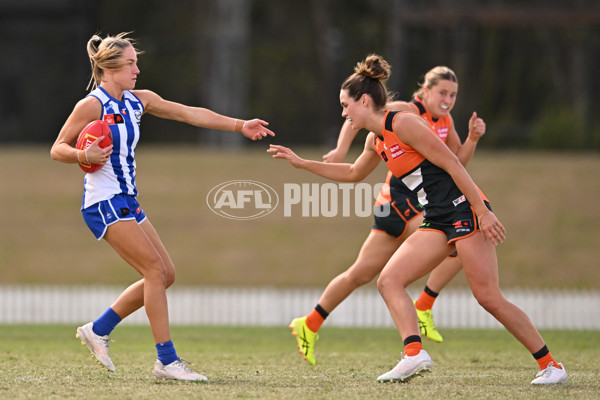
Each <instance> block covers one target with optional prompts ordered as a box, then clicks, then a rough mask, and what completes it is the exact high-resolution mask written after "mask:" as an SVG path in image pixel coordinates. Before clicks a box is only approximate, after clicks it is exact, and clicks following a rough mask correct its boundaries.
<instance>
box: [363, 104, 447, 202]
mask: <svg viewBox="0 0 600 400" xmlns="http://www.w3.org/2000/svg"><path fill="white" fill-rule="evenodd" d="M409 104H410V105H411V106H413V107H414V108H415V111H416V112H417V114H418V115H419V116H420V117H421V118H423V119H424V120H425V121H427V124H428V125H429V128H430V129H431V130H432V131H433V133H435V134H436V135H437V136H438V137H439V138H440V139H441V140H442V142H444V143H446V139H447V138H448V132H449V131H450V128H451V126H452V118H450V116H449V115H446V116H443V117H441V118H433V116H432V115H431V114H430V113H429V112H428V111H427V109H426V108H425V106H424V105H423V103H422V101H421V99H420V98H419V97H415V98H414V99H413V100H412V101H411V102H410V103H409ZM406 198H408V199H410V200H411V201H413V202H416V201H418V199H417V195H416V193H415V192H413V191H412V190H411V189H409V188H408V187H407V186H406V185H405V184H404V183H403V182H402V180H400V179H398V178H396V177H394V174H392V172H391V171H389V172H388V173H387V176H386V178H385V183H384V185H383V187H382V188H381V191H380V192H379V195H378V196H377V201H376V203H375V204H376V205H381V204H385V203H391V202H394V201H404V199H406Z"/></svg>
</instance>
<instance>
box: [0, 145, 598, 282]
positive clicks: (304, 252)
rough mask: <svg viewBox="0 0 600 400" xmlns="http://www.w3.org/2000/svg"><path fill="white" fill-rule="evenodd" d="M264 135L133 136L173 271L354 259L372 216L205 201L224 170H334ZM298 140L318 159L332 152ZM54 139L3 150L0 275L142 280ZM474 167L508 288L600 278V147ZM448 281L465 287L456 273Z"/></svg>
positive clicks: (268, 177)
mask: <svg viewBox="0 0 600 400" xmlns="http://www.w3.org/2000/svg"><path fill="white" fill-rule="evenodd" d="M266 148H267V145H266V144H265V143H259V144H257V146H255V147H253V148H252V149H247V150H243V152H242V151H240V152H234V151H230V152H226V151H222V150H215V149H201V148H199V147H194V146H188V147H151V146H144V145H142V146H140V147H139V148H138V152H137V161H138V188H139V190H140V196H139V200H140V202H141V204H142V206H143V208H144V210H145V212H146V213H147V215H148V216H149V217H150V219H151V221H152V222H153V224H154V225H155V226H156V227H157V229H158V231H159V233H160V234H161V237H162V239H163V242H164V243H165V244H166V246H167V248H168V249H169V251H170V253H171V256H172V258H173V260H174V261H175V265H176V266H177V270H178V276H177V280H178V281H179V282H185V284H186V285H227V286H232V285H244V286H256V285H259V286H263V285H272V286H278V287H290V286H294V287H324V286H325V285H326V284H327V283H328V282H329V280H330V279H331V278H332V277H333V276H335V275H337V274H338V273H339V272H340V271H342V270H344V269H345V268H347V267H348V266H349V265H350V264H351V263H352V262H353V261H354V259H355V258H356V255H357V253H358V250H359V248H360V246H361V245H362V242H363V240H364V238H365V237H366V235H367V234H368V231H369V229H370V227H371V225H372V218H371V217H365V218H359V217H356V216H352V217H341V216H339V217H333V218H325V217H319V218H303V217H302V216H300V213H299V211H296V212H295V214H293V215H292V216H291V217H284V216H283V209H282V207H281V206H280V207H279V208H278V209H276V210H275V211H274V212H273V213H271V214H269V215H267V216H266V217H264V218H260V219H256V220H250V221H237V220H229V219H226V218H223V217H220V216H218V215H215V214H214V213H212V212H211V211H210V210H209V208H208V206H207V204H206V195H207V194H208V192H209V191H210V189H211V188H213V187H214V186H216V185H218V184H220V183H222V182H226V181H230V180H241V179H247V180H255V181H259V182H262V183H265V184H267V185H270V186H271V187H273V188H274V189H275V190H276V191H278V192H279V195H280V196H282V193H283V185H284V183H312V182H316V183H324V182H327V181H326V180H324V179H321V178H318V177H315V176H313V175H311V174H309V173H307V172H305V171H299V170H295V169H293V168H291V167H289V166H288V165H287V163H285V162H283V161H281V160H273V159H271V158H270V156H269V155H267V154H266V153H265V152H264V150H265V149H266ZM296 150H297V152H298V153H299V154H300V155H302V156H305V157H307V158H313V159H318V158H320V157H321V155H322V154H323V153H324V152H325V149H296ZM48 151H49V146H48V147H7V148H3V149H0V183H1V184H2V195H0V209H2V210H3V211H4V212H3V217H2V222H1V224H0V264H1V265H2V266H3V267H2V268H0V282H2V283H8V284H10V283H26V284H27V283H31V284H35V283H44V284H80V283H81V284H86V283H93V284H118V285H125V284H127V283H129V282H131V281H132V280H134V279H136V278H137V274H135V273H134V272H133V270H132V269H131V268H129V267H127V266H125V265H124V263H123V262H122V261H121V260H120V259H119V257H117V256H116V255H115V253H114V252H113V251H112V250H111V249H110V248H109V246H108V245H107V244H106V243H104V242H100V243H97V242H96V240H95V238H94V237H93V236H92V235H91V233H90V232H89V231H88V230H87V227H86V226H85V224H84V223H83V220H82V218H81V214H80V212H79V207H80V204H81V192H82V179H83V173H82V171H80V170H79V168H78V167H77V166H75V165H66V164H61V163H58V162H55V161H52V160H51V159H50V156H49V152H48ZM355 155H356V153H355V154H354V156H355ZM354 156H350V157H349V159H350V158H351V159H354ZM468 169H469V171H470V173H471V174H472V176H473V177H474V179H475V181H476V182H477V183H478V184H479V186H480V187H481V188H482V189H483V190H484V192H485V193H486V194H487V195H488V197H489V198H490V199H491V202H492V206H493V207H494V210H495V212H496V214H497V215H498V217H499V218H500V220H501V221H502V222H503V224H504V225H505V226H506V228H507V231H508V236H507V240H506V241H505V243H504V244H503V245H501V246H499V247H498V256H499V260H500V278H501V285H502V286H503V287H532V288H537V289H546V288H552V289H556V288H566V289H578V288H581V289H597V288H598V287H600V268H599V267H600V261H599V260H600V247H599V246H598V243H599V242H598V225H599V223H600V207H598V200H599V199H600V184H598V177H599V176H600V158H599V157H598V155H597V154H558V153H549V154H538V153H532V154H530V153H519V152H504V153H487V152H479V153H478V154H476V155H475V157H474V159H473V160H472V161H471V163H470V164H469V168H468ZM385 172H386V169H385V166H384V165H380V167H379V168H378V170H376V171H375V172H374V173H373V174H371V176H370V177H369V178H368V179H367V180H366V181H367V182H369V183H373V184H374V183H377V182H379V181H381V180H382V179H383V177H384V176H385ZM99 271H101V273H99ZM42 272H43V273H42ZM451 285H453V286H460V287H464V286H465V281H464V278H463V277H462V275H459V277H458V278H457V279H456V280H455V281H454V282H453V283H452V284H451Z"/></svg>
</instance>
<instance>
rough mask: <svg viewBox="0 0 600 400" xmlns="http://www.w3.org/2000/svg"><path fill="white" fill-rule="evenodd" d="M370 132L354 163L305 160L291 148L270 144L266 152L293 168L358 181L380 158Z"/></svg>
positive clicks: (371, 169)
mask: <svg viewBox="0 0 600 400" xmlns="http://www.w3.org/2000/svg"><path fill="white" fill-rule="evenodd" d="M372 135H373V134H372V133H370V134H369V136H368V137H367V141H366V143H365V149H364V151H363V152H362V154H361V155H360V156H359V157H358V158H357V159H356V161H355V162H354V164H347V163H325V162H322V161H312V160H305V159H303V158H301V157H298V155H296V153H294V152H293V151H292V149H290V148H287V147H285V146H280V145H276V144H272V145H271V146H270V147H269V149H267V153H271V154H273V158H281V159H284V160H287V161H288V162H289V163H290V165H292V166H293V167H295V168H301V169H305V170H307V171H308V172H311V173H313V174H315V175H319V176H322V177H324V178H327V179H331V180H333V181H338V182H359V181H361V180H363V179H364V178H366V177H367V176H368V175H369V174H370V173H371V172H373V170H374V169H375V168H376V167H377V165H378V164H379V161H380V158H379V156H378V155H377V153H375V151H374V149H373V145H372V143H373V137H372Z"/></svg>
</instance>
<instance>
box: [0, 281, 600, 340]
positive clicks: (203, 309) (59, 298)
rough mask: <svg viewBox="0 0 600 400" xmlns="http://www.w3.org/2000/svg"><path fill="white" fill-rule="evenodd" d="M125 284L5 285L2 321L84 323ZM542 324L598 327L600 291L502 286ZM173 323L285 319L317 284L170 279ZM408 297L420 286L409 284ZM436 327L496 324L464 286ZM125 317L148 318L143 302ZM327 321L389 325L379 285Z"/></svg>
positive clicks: (445, 300) (299, 310)
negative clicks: (178, 282) (185, 283)
mask: <svg viewBox="0 0 600 400" xmlns="http://www.w3.org/2000/svg"><path fill="white" fill-rule="evenodd" d="M121 290H123V288H115V287H102V286H8V285H6V286H2V285H0V324H21V323H33V324H50V323H74V324H75V323H82V322H87V321H90V320H93V319H95V318H96V317H97V316H99V315H100V314H101V313H102V312H104V310H105V309H106V308H107V307H108V306H109V305H110V304H111V303H112V302H113V301H114V300H115V299H116V298H117V296H118V295H119V294H120V292H121ZM503 292H504V295H505V296H506V297H507V298H508V299H509V300H510V301H512V302H513V303H515V304H516V305H518V306H519V307H521V308H522V309H523V311H525V313H527V315H529V317H530V318H531V320H532V321H533V323H534V324H535V326H536V327H537V328H539V329H573V330H583V329H589V330H598V329H600V292H597V291H530V290H504V291H503ZM167 293H168V298H169V313H170V319H171V323H172V324H174V325H259V326H276V325H286V324H288V323H289V322H290V320H291V319H292V318H294V317H297V316H301V315H305V314H307V313H308V312H309V311H310V310H312V308H313V307H314V306H315V305H316V303H317V301H318V299H319V296H320V295H321V289H313V290H307V289H275V288H268V287H260V288H211V287H174V288H171V289H169V290H168V292H167ZM411 295H412V296H413V298H416V297H417V296H418V295H419V292H418V291H413V292H411ZM433 311H434V316H435V321H436V325H437V326H438V327H441V328H500V327H501V325H500V324H499V323H498V322H497V321H496V320H495V319H494V318H492V317H491V316H490V315H489V314H488V313H487V312H485V311H484V310H483V309H482V308H481V307H480V306H479V305H478V304H477V302H476V301H475V299H474V298H473V296H472V295H471V292H470V291H468V290H456V289H447V290H444V291H443V292H442V293H441V294H440V296H439V297H438V300H437V301H436V303H435V305H434V308H433ZM124 323H128V324H147V323H148V322H147V318H146V314H145V313H144V310H143V309H142V310H139V311H137V312H135V313H134V314H133V315H131V316H129V317H128V318H127V319H126V320H125V321H124ZM327 324H328V326H357V327H375V326H384V327H386V326H390V327H391V326H393V323H392V320H391V318H390V316H389V313H388V311H387V308H386V306H385V303H384V302H383V299H382V298H381V296H380V295H379V293H378V292H377V290H376V289H373V288H368V289H365V288H363V289H359V290H357V291H356V292H354V293H353V294H352V295H351V296H350V297H349V298H348V299H347V300H346V301H345V302H343V303H342V304H341V305H340V306H339V307H338V308H337V309H336V310H335V311H334V312H333V313H332V314H331V316H330V317H329V318H328V322H327Z"/></svg>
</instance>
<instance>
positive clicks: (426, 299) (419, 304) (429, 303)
mask: <svg viewBox="0 0 600 400" xmlns="http://www.w3.org/2000/svg"><path fill="white" fill-rule="evenodd" d="M434 302H435V297H433V296H432V295H430V294H428V293H426V292H425V291H424V290H423V291H422V292H421V295H420V296H419V298H418V299H417V301H416V302H415V307H416V308H417V310H419V311H426V310H431V308H432V307H433V303H434Z"/></svg>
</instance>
